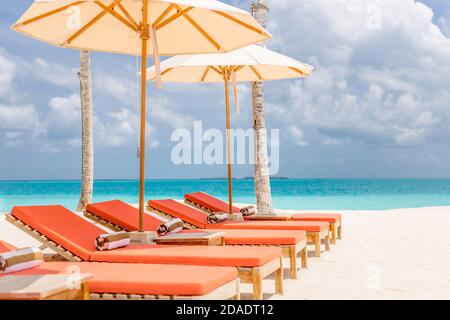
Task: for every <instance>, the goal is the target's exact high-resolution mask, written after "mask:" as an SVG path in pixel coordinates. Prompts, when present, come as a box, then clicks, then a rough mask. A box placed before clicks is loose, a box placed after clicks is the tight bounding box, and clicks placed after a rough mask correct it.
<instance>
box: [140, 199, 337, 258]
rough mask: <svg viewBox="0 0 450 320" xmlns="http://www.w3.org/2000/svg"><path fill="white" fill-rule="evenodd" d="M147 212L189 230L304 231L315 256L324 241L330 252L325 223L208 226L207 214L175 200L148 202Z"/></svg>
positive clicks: (256, 223) (317, 254) (269, 222)
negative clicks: (171, 220)
mask: <svg viewBox="0 0 450 320" xmlns="http://www.w3.org/2000/svg"><path fill="white" fill-rule="evenodd" d="M147 208H148V210H151V211H152V212H154V213H156V214H159V215H161V216H165V217H170V218H180V219H181V220H183V221H184V222H185V223H186V226H187V227H188V228H191V229H196V228H201V229H209V230H220V229H239V230H242V229H246V230H247V229H254V230H291V231H292V230H296V231H299V230H300V231H306V234H307V239H308V242H311V243H314V245H315V255H316V257H319V256H320V252H321V241H322V240H324V242H325V248H326V250H327V251H328V250H330V237H329V225H328V223H327V222H302V221H245V222H231V221H227V222H223V223H218V224H209V223H208V221H207V214H206V213H205V212H203V211H201V210H197V209H195V208H193V207H190V206H187V205H185V204H183V203H180V202H177V201H175V200H150V201H149V202H148V207H147Z"/></svg>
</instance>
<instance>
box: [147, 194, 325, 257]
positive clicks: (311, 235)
mask: <svg viewBox="0 0 450 320" xmlns="http://www.w3.org/2000/svg"><path fill="white" fill-rule="evenodd" d="M184 203H185V204H187V205H189V206H191V207H194V208H196V209H198V210H200V211H203V212H204V213H206V214H210V213H213V212H212V211H211V210H209V209H208V208H205V207H203V206H201V205H199V204H196V203H194V202H192V201H189V200H187V199H184ZM147 209H150V208H149V207H148V206H147ZM172 218H173V217H172ZM288 221H291V220H288ZM330 226H331V224H330ZM194 227H195V226H194ZM195 228H197V227H195ZM306 236H307V239H308V243H312V244H314V256H315V257H320V254H321V251H322V250H321V244H322V240H324V243H325V251H330V243H331V239H330V231H329V230H324V231H322V232H307V233H306Z"/></svg>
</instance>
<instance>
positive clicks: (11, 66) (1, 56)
mask: <svg viewBox="0 0 450 320" xmlns="http://www.w3.org/2000/svg"><path fill="white" fill-rule="evenodd" d="M15 72H16V64H15V63H14V62H13V61H12V60H11V59H10V56H9V55H8V54H7V53H6V52H5V51H4V50H3V49H2V48H0V98H5V97H6V96H7V95H8V94H9V93H10V91H11V89H12V82H13V78H14V75H15Z"/></svg>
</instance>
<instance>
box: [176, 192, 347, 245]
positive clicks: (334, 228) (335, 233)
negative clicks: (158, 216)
mask: <svg viewBox="0 0 450 320" xmlns="http://www.w3.org/2000/svg"><path fill="white" fill-rule="evenodd" d="M184 203H185V204H187V205H189V206H191V207H194V208H196V209H199V210H201V211H203V212H205V213H214V212H212V211H211V210H209V209H208V208H206V207H203V206H201V205H199V204H198V203H195V202H192V201H190V200H188V199H184ZM286 220H287V221H289V220H294V216H292V215H290V216H286ZM329 224H330V232H331V237H330V243H331V244H336V240H337V239H339V240H342V221H341V220H339V221H337V222H329Z"/></svg>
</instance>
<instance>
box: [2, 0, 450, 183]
mask: <svg viewBox="0 0 450 320" xmlns="http://www.w3.org/2000/svg"><path fill="white" fill-rule="evenodd" d="M31 2H32V1H30V0H19V1H12V2H11V3H10V4H8V6H6V7H4V8H3V9H2V11H1V12H0V168H1V169H0V179H3V180H7V179H78V178H79V172H80V120H79V85H78V78H77V68H78V52H76V51H73V50H66V49H61V48H55V47H52V46H49V45H47V44H43V43H40V42H37V41H34V40H31V39H28V38H26V37H23V36H21V35H19V34H16V33H14V32H13V31H11V30H10V29H9V26H10V25H11V24H12V23H13V22H14V21H15V20H16V19H17V18H18V17H19V16H20V15H21V13H22V12H23V11H24V10H25V9H26V8H27V7H28V6H29V5H30V4H31ZM226 2H228V3H231V4H233V5H236V6H238V7H240V8H243V9H248V8H249V3H250V1H237V0H236V1H226ZM269 29H270V31H271V33H272V34H273V35H274V39H273V40H271V41H270V42H268V47H270V48H271V49H274V50H277V51H279V52H281V53H284V54H287V55H290V56H292V57H294V58H297V59H299V60H302V61H305V62H307V63H309V64H312V65H314V66H315V67H316V71H315V73H314V75H313V76H312V77H311V78H309V79H306V80H298V81H292V80H290V81H279V82H271V83H267V84H266V89H265V90H266V104H267V106H266V109H267V110H266V112H267V127H268V128H273V129H279V130H280V171H279V173H278V175H280V176H287V177H299V178H303V177H318V178H320V177H336V178H347V177H375V178H378V177H400V178H401V177H449V176H450V174H449V173H450V148H449V147H450V141H449V138H448V137H449V133H450V128H449V124H450V3H449V2H448V1H442V0H428V1H425V0H423V1H421V2H416V1H413V0H396V1H391V0H367V1H361V0H334V1H326V0H277V1H272V7H271V13H270V25H269ZM92 66H93V79H94V108H95V176H96V178H97V179H113V178H137V177H138V166H137V160H136V156H135V154H136V151H135V150H136V143H137V137H138V133H137V130H136V129H137V128H136V125H137V118H136V79H135V77H134V74H135V70H136V61H135V58H133V57H126V56H118V55H112V54H100V53H94V54H93V56H92ZM239 92H240V97H241V109H242V113H241V114H240V115H237V114H236V113H233V115H232V122H233V127H234V128H244V129H246V128H249V127H251V104H250V103H251V101H250V91H249V87H248V85H244V84H242V85H239ZM223 103H224V101H223V93H222V87H221V86H219V85H207V86H199V85H169V84H166V85H165V86H164V89H163V90H160V91H157V90H156V89H155V88H153V87H152V88H151V89H150V103H149V116H148V121H149V123H150V124H151V126H152V128H151V130H150V131H151V132H150V134H149V154H148V158H147V167H148V170H147V176H148V178H206V177H221V176H225V175H226V171H225V168H224V167H223V166H221V165H214V166H206V165H192V166H183V165H182V166H176V165H174V164H172V162H171V159H170V152H171V148H172V147H173V146H174V143H173V142H171V141H170V136H171V133H172V132H173V130H174V129H176V128H180V127H186V128H187V129H190V128H191V127H192V124H193V121H195V120H202V121H203V127H204V128H218V129H223V127H224V117H223V111H224V106H223ZM251 175H252V167H251V166H249V165H241V166H235V176H237V177H244V176H251Z"/></svg>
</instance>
